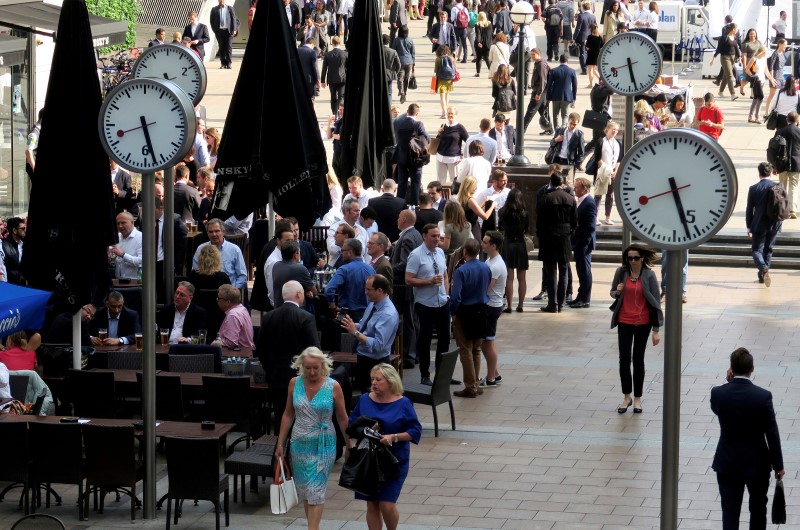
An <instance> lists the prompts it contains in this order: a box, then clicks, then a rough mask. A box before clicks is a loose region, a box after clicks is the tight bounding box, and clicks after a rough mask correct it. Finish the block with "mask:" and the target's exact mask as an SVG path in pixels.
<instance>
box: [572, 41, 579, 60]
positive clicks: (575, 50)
mask: <svg viewBox="0 0 800 530" xmlns="http://www.w3.org/2000/svg"><path fill="white" fill-rule="evenodd" d="M569 54H570V55H571V56H572V57H577V56H579V55H580V54H581V49H580V47H579V46H578V45H577V44H575V43H574V42H573V43H572V44H570V45H569Z"/></svg>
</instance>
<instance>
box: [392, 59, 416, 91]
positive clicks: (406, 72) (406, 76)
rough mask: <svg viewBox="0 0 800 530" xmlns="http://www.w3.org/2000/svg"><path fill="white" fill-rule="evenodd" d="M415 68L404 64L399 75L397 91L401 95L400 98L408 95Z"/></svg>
mask: <svg viewBox="0 0 800 530" xmlns="http://www.w3.org/2000/svg"><path fill="white" fill-rule="evenodd" d="M413 67H414V65H413V64H404V65H403V66H401V67H400V71H399V72H398V73H397V91H398V92H399V93H400V96H405V95H406V94H408V81H409V80H410V79H411V69H412V68H413ZM390 92H391V90H390Z"/></svg>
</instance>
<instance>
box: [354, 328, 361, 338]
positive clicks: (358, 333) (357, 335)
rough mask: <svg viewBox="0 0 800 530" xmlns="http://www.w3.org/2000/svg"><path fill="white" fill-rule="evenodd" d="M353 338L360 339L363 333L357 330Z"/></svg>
mask: <svg viewBox="0 0 800 530" xmlns="http://www.w3.org/2000/svg"><path fill="white" fill-rule="evenodd" d="M353 336H354V337H355V338H358V337H360V336H361V332H360V331H358V330H356V332H355V333H353Z"/></svg>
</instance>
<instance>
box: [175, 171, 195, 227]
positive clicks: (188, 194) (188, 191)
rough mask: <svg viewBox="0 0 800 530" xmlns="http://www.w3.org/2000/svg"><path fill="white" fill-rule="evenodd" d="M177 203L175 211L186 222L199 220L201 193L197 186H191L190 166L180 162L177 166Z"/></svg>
mask: <svg viewBox="0 0 800 530" xmlns="http://www.w3.org/2000/svg"><path fill="white" fill-rule="evenodd" d="M173 203H174V205H175V209H174V212H175V213H176V214H178V215H180V216H181V220H182V221H183V222H184V223H187V222H189V223H191V222H193V221H196V220H197V217H198V209H199V208H200V194H199V193H198V192H197V189H196V188H193V187H192V186H189V168H188V167H186V165H185V164H180V165H178V166H177V167H176V168H175V196H174V198H173Z"/></svg>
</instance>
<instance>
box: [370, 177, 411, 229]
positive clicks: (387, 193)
mask: <svg viewBox="0 0 800 530" xmlns="http://www.w3.org/2000/svg"><path fill="white" fill-rule="evenodd" d="M381 192H383V193H382V194H381V195H380V196H378V197H373V198H372V199H370V200H369V202H368V203H367V204H368V205H369V206H370V207H371V208H372V209H374V210H375V213H376V214H377V218H376V219H375V221H377V223H378V226H379V227H380V229H381V231H382V232H383V233H384V234H386V237H388V238H389V241H393V240H397V238H398V237H400V230H398V229H397V218H398V217H400V212H402V211H403V210H405V209H406V200H405V199H402V198H400V197H395V194H397V183H396V182H395V181H394V179H386V180H384V181H383V184H381Z"/></svg>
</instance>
